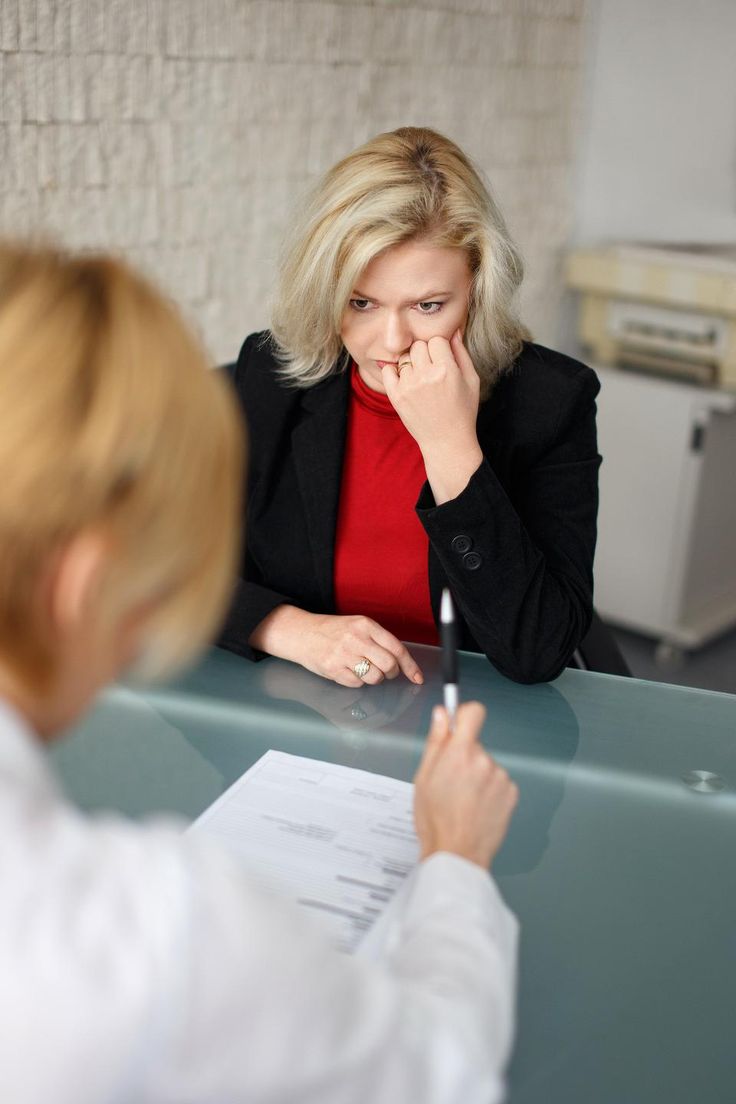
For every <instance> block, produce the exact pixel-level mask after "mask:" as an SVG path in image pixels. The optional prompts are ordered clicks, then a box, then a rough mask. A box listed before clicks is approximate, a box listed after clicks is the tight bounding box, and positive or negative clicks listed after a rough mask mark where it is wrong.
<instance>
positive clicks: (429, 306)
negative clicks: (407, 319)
mask: <svg viewBox="0 0 736 1104" xmlns="http://www.w3.org/2000/svg"><path fill="white" fill-rule="evenodd" d="M443 306H444V303H417V307H418V308H419V313H420V314H437V312H438V311H440V310H442V307H443Z"/></svg>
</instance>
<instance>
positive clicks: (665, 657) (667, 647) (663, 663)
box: [654, 640, 685, 671]
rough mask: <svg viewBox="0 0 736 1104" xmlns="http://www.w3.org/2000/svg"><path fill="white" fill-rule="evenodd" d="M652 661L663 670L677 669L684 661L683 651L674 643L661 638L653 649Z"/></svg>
mask: <svg viewBox="0 0 736 1104" xmlns="http://www.w3.org/2000/svg"><path fill="white" fill-rule="evenodd" d="M654 662H655V663H656V664H657V666H658V667H660V668H661V669H662V670H663V671H677V670H679V668H680V667H682V665H683V663H684V662H685V652H684V650H683V649H682V648H678V646H677V645H676V644H669V643H668V642H667V641H666V640H663V641H661V642H660V643H659V644H658V645H657V647H656V648H655V649H654Z"/></svg>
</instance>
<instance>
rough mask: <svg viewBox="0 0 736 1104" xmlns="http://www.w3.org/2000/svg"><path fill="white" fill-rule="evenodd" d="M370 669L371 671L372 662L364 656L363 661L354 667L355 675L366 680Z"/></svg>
mask: <svg viewBox="0 0 736 1104" xmlns="http://www.w3.org/2000/svg"><path fill="white" fill-rule="evenodd" d="M370 669H371V661H370V660H369V659H368V658H367V657H366V656H363V658H362V659H361V660H359V661H358V662H357V663H356V664H355V666H354V667H353V671H354V673H355V674H356V675H357V676H358V678H359V679H361V680H364V679H365V676H366V675H367V674H368V672H369V671H370Z"/></svg>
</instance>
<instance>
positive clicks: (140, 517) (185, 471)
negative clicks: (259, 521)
mask: <svg viewBox="0 0 736 1104" xmlns="http://www.w3.org/2000/svg"><path fill="white" fill-rule="evenodd" d="M242 445H243V443H242V432H241V428H240V419H239V416H238V414H237V413H236V411H235V408H234V404H233V401H232V399H231V396H230V395H229V393H228V390H227V386H226V384H225V383H224V381H222V380H221V379H219V378H217V377H216V375H215V374H214V373H212V372H210V371H209V370H208V369H207V363H206V358H205V355H204V353H203V351H202V350H201V349H200V347H199V345H198V343H197V341H196V340H195V339H194V338H193V337H192V336H191V334H190V333H189V331H188V329H187V328H186V327H185V325H184V324H183V322H182V321H181V319H180V318H179V316H178V314H177V312H176V311H175V309H174V308H173V306H172V305H170V304H169V303H168V302H167V301H165V300H164V299H163V298H162V297H161V295H159V293H158V292H157V291H155V290H154V289H153V288H152V287H151V286H150V285H149V284H148V283H147V282H145V281H144V280H143V279H141V278H140V277H138V276H137V275H135V274H134V273H133V272H131V270H130V269H128V268H127V267H126V265H124V264H123V263H122V262H120V261H117V260H113V259H111V258H108V257H104V256H92V255H86V256H78V257H74V256H68V255H65V254H64V253H62V252H61V251H59V250H56V249H53V248H48V247H47V248H36V249H32V250H31V249H27V248H24V247H22V246H16V245H10V244H7V245H2V244H0V473H2V474H1V476H0V649H2V653H3V659H4V660H5V661H6V662H8V663H10V664H11V665H12V666H13V667H14V668H15V670H16V672H17V673H18V674H19V675H21V676H22V677H23V678H24V679H25V680H26V681H27V682H29V684H31V685H33V686H34V687H35V688H37V689H40V688H41V687H42V686H43V685H45V684H47V683H48V681H49V680H50V679H51V677H52V675H53V672H54V670H55V669H56V656H55V655H54V653H53V648H52V646H51V645H50V644H49V641H48V625H47V624H45V616H46V615H45V613H44V611H43V609H42V608H40V605H39V598H38V591H39V585H40V580H41V578H42V576H43V571H44V569H45V568H46V567H47V565H48V564H49V562H50V558H51V557H52V556H53V554H54V552H55V551H56V550H57V549H60V548H63V546H64V544H65V543H66V542H68V541H69V540H70V539H72V538H73V537H74V536H75V535H77V534H79V533H82V532H84V531H85V530H87V529H93V528H99V529H101V530H102V532H103V533H104V534H105V535H109V539H110V542H111V548H112V550H113V554H112V555H111V567H110V570H109V572H108V574H107V575H106V578H105V582H104V586H103V593H102V595H101V598H100V616H102V617H105V616H110V617H114V618H119V617H121V616H124V615H125V613H127V612H132V611H133V610H135V609H136V608H138V607H140V606H146V605H150V607H151V614H150V618H149V620H148V622H147V627H146V630H145V632H146V639H145V649H144V653H143V654H142V655H141V657H140V661H139V662H138V663H137V664H136V669H135V671H134V674H138V675H141V676H143V677H157V676H160V675H164V674H168V673H171V672H172V671H173V670H175V669H176V668H178V667H179V666H181V665H182V664H184V663H186V662H187V661H189V660H190V659H192V658H193V657H194V655H195V654H196V653H197V652H198V651H199V650H200V648H201V647H202V646H203V644H204V643H205V642H206V640H207V639H208V637H209V636H210V634H211V633H213V632H214V630H215V629H216V627H217V623H218V620H219V619H220V618H221V617H222V615H223V613H224V606H225V603H226V600H227V598H228V596H229V594H230V590H231V585H232V580H233V577H234V567H235V563H236V558H237V552H238V538H237V535H236V534H237V531H238V528H239V526H238V515H239V507H240V495H241V480H242V468H243V463H242Z"/></svg>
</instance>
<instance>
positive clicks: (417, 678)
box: [412, 671, 424, 686]
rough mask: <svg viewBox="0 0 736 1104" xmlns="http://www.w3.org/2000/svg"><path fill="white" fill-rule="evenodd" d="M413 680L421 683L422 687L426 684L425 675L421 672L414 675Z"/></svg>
mask: <svg viewBox="0 0 736 1104" xmlns="http://www.w3.org/2000/svg"><path fill="white" fill-rule="evenodd" d="M412 678H413V680H414V682H417V683H419V685H420V686H421V684H422V683H423V682H424V675H423V674H422V673H421V671H417V672H416V674H414V675H412Z"/></svg>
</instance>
